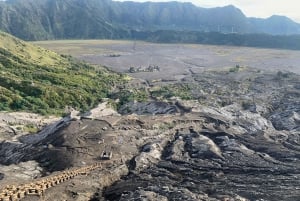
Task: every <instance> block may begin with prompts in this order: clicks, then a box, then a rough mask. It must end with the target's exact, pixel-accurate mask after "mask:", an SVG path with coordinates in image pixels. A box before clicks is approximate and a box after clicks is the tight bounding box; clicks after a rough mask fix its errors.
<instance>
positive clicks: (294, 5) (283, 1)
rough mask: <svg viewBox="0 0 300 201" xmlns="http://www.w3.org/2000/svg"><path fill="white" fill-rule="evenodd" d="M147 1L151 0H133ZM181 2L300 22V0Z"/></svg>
mask: <svg viewBox="0 0 300 201" xmlns="http://www.w3.org/2000/svg"><path fill="white" fill-rule="evenodd" d="M119 1H125V0H119ZM133 1H137V2H145V1H149V0H133ZM150 1H153V2H167V1H171V0H150ZM177 1H180V2H192V3H193V4H195V5H197V6H201V7H218V6H226V5H230V4H231V5H234V6H236V7H238V8H240V9H241V10H242V11H243V13H244V14H245V15H246V16H248V17H261V18H266V17H270V16H271V15H284V16H287V17H289V18H291V19H293V20H295V21H297V22H300V12H299V9H300V1H296V0H177Z"/></svg>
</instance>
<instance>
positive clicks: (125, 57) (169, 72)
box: [34, 40, 300, 80]
mask: <svg viewBox="0 0 300 201" xmlns="http://www.w3.org/2000/svg"><path fill="white" fill-rule="evenodd" d="M34 44H37V45H41V46H43V47H46V48H49V49H51V50H54V51H56V52H59V53H61V54H69V55H72V56H74V57H76V58H79V59H83V60H85V61H87V62H89V63H92V64H101V65H105V66H107V67H109V68H110V69H112V70H114V71H117V72H128V70H129V68H130V67H148V66H149V65H158V66H159V67H160V69H161V71H160V72H154V73H135V74H132V76H134V77H137V78H142V79H147V80H157V79H171V80H172V79H175V80H180V79H181V78H182V77H184V76H185V75H187V74H190V73H191V72H195V73H199V72H202V71H203V70H207V69H216V68H224V67H225V68H226V67H228V68H230V67H233V66H235V65H240V66H245V67H252V68H257V69H260V70H269V71H278V70H281V71H282V70H286V71H291V72H295V73H300V68H299V66H298V64H299V63H300V51H291V50H276V49H262V48H248V47H232V46H212V45H197V44H156V43H146V42H141V41H109V40H78V41H76V40H74V41H73V40H70V41H68V40H66V41H51V42H49V41H41V42H35V43H34Z"/></svg>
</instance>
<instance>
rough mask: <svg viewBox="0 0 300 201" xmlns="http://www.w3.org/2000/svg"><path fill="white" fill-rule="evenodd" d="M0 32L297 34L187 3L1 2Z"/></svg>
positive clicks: (292, 26)
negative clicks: (160, 31)
mask: <svg viewBox="0 0 300 201" xmlns="http://www.w3.org/2000/svg"><path fill="white" fill-rule="evenodd" d="M287 19H288V20H287ZM0 29H1V30H2V31H5V32H8V33H10V34H13V35H15V36H17V37H19V38H22V39H24V40H48V39H72V38H81V39H88V38H90V39H92V38H110V39H120V38H132V35H131V32H132V31H157V30H175V31H180V30H181V31H182V30H187V31H201V32H214V31H216V32H222V33H232V32H234V33H239V34H245V33H246V34H249V33H265V34H274V35H291V34H300V24H298V23H296V22H294V21H292V20H291V19H289V18H286V17H275V18H274V17H273V18H272V17H271V18H267V19H261V18H247V17H246V16H245V15H244V14H243V12H242V11H241V10H240V9H238V8H236V7H235V6H233V5H228V6H225V7H216V8H201V7H197V6H195V5H193V4H192V3H180V2H163V3H154V2H145V3H137V2H117V1H111V0H101V1H99V0H89V1H80V0H65V1H61V0H37V1H32V0H22V1H20V0H8V1H4V2H0Z"/></svg>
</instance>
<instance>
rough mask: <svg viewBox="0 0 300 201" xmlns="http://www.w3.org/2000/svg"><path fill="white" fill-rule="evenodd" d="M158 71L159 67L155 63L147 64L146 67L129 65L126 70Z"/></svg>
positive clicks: (131, 71)
mask: <svg viewBox="0 0 300 201" xmlns="http://www.w3.org/2000/svg"><path fill="white" fill-rule="evenodd" d="M155 71H160V67H159V66H157V65H149V66H148V67H145V68H144V67H141V66H140V67H137V68H136V67H133V66H131V67H130V68H129V70H128V72H129V73H138V72H155Z"/></svg>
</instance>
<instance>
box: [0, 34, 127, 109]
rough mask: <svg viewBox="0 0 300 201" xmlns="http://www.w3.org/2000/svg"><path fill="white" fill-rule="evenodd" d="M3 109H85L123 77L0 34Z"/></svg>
mask: <svg viewBox="0 0 300 201" xmlns="http://www.w3.org/2000/svg"><path fill="white" fill-rule="evenodd" d="M0 46H1V48H0V91H1V93H0V110H8V111H10V110H14V111H19V110H27V111H32V112H38V113H42V114H48V113H57V114H62V113H63V111H64V108H65V107H66V106H72V107H75V108H77V109H80V110H86V109H87V108H90V107H92V106H95V104H96V103H98V102H99V100H100V99H101V98H105V97H107V96H108V94H109V93H110V90H111V89H112V88H113V87H114V86H116V85H117V84H118V83H120V82H122V81H123V80H124V78H123V77H122V76H121V75H118V74H115V73H112V72H109V71H108V70H106V69H104V68H94V67H92V66H89V65H87V64H84V63H79V62H78V61H74V60H73V59H72V58H71V57H68V56H63V55H58V54H56V53H54V52H51V51H49V50H46V49H43V48H41V47H38V46H34V45H31V44H29V43H26V42H24V41H21V40H19V39H17V38H15V37H12V36H10V35H8V34H6V33H3V32H0Z"/></svg>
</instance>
